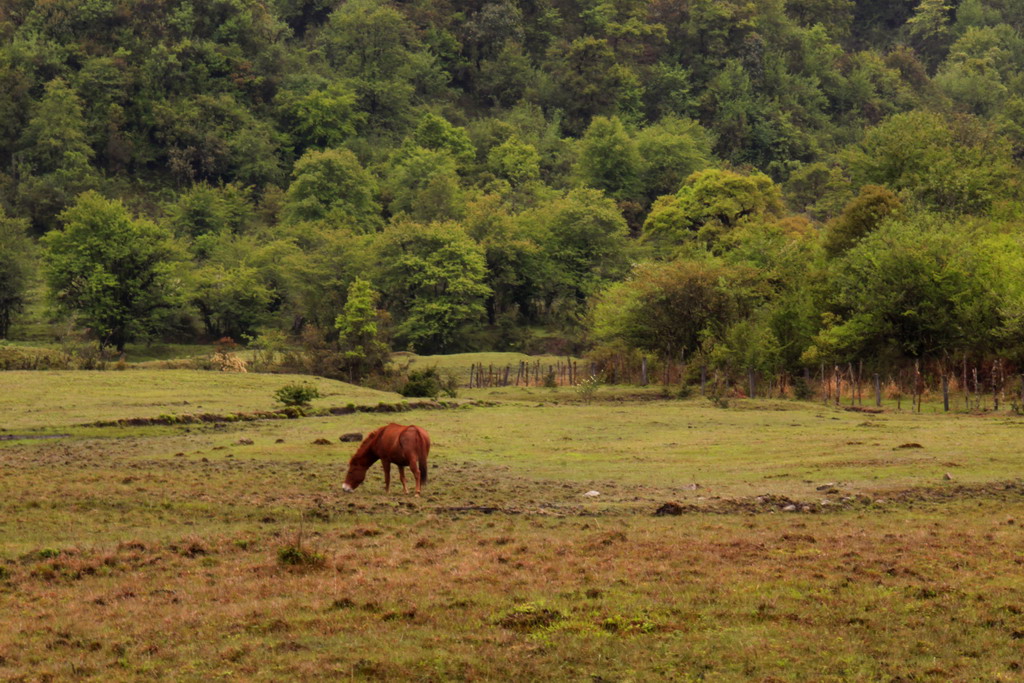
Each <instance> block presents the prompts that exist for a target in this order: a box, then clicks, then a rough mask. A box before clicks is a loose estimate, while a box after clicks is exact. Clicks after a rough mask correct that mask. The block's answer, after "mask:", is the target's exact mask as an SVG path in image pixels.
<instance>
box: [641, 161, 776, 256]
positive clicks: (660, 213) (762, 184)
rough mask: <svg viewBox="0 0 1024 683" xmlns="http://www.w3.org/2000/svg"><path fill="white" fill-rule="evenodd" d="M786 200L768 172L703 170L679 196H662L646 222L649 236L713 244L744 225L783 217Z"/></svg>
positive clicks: (664, 241) (645, 226)
mask: <svg viewBox="0 0 1024 683" xmlns="http://www.w3.org/2000/svg"><path fill="white" fill-rule="evenodd" d="M781 198H782V192H781V190H780V189H779V187H778V185H776V184H775V183H774V182H772V179H771V178H769V177H768V176H766V175H764V174H763V173H754V174H751V175H741V174H739V173H736V172H735V171H727V170H723V169H708V170H705V171H698V172H696V173H694V174H692V175H691V176H690V177H689V178H687V179H686V182H685V183H683V186H682V187H681V188H680V189H679V191H678V192H677V193H676V194H675V195H666V196H664V197H659V198H658V200H657V201H656V202H655V203H654V206H653V207H652V209H651V213H650V214H649V215H648V217H647V221H646V222H645V223H644V237H645V238H646V239H648V240H653V241H655V242H660V243H668V244H677V245H678V244H682V243H683V242H685V241H686V240H688V239H693V238H696V239H698V240H700V241H702V242H704V243H706V244H708V245H713V244H714V243H715V242H716V241H717V240H718V238H719V237H720V236H721V235H723V234H724V233H727V232H728V231H730V230H732V229H733V228H735V227H736V226H737V225H739V224H740V223H741V222H743V221H746V220H753V219H762V218H764V217H775V216H778V215H779V214H780V213H781V209H782V202H781Z"/></svg>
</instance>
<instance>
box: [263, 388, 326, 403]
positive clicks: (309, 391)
mask: <svg viewBox="0 0 1024 683" xmlns="http://www.w3.org/2000/svg"><path fill="white" fill-rule="evenodd" d="M274 398H276V399H277V401H278V403H283V404H284V405H286V406H297V407H305V406H308V405H309V403H310V401H312V400H313V399H314V398H320V392H319V391H318V390H317V388H316V387H314V386H312V385H311V384H300V383H295V384H286V385H285V386H283V387H281V388H280V389H278V390H277V391H275V392H274Z"/></svg>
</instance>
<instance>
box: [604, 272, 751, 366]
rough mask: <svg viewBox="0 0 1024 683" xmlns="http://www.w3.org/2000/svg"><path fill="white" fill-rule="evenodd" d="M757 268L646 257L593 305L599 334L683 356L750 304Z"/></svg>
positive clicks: (670, 355)
mask: <svg viewBox="0 0 1024 683" xmlns="http://www.w3.org/2000/svg"><path fill="white" fill-rule="evenodd" d="M753 274H754V271H752V270H751V269H746V268H737V267H729V266H724V265H721V264H717V263H714V262H702V261H694V260H678V261H672V262H669V263H653V262H648V263H641V264H639V265H637V266H636V267H635V268H634V269H633V272H632V273H631V275H630V276H629V277H628V278H627V279H626V280H625V281H623V282H619V283H616V284H614V285H612V286H610V287H609V288H608V289H607V290H606V291H605V292H603V293H602V294H601V295H600V297H599V298H598V303H597V305H596V307H595V309H594V335H595V336H596V338H597V339H598V340H600V341H602V342H604V343H612V342H614V341H622V342H625V343H626V344H627V345H629V346H631V347H634V348H638V349H643V350H646V351H651V352H654V353H657V354H660V355H661V356H662V357H664V358H673V359H675V358H679V357H681V356H682V355H684V354H685V355H689V354H692V353H694V352H695V351H697V350H698V348H699V347H700V346H701V344H702V343H703V341H704V339H705V338H706V337H709V336H710V337H711V338H715V337H718V336H720V335H721V334H722V333H723V332H724V331H725V329H726V328H727V327H728V326H729V324H730V323H731V322H733V321H735V320H737V319H738V318H739V317H740V315H741V314H742V313H744V312H745V310H746V309H747V302H746V300H745V299H746V298H747V297H746V296H745V295H744V292H745V291H746V290H747V289H748V288H749V281H750V280H751V279H752V277H753Z"/></svg>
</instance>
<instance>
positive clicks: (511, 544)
mask: <svg viewBox="0 0 1024 683" xmlns="http://www.w3.org/2000/svg"><path fill="white" fill-rule="evenodd" d="M288 379H289V378H286V377H281V376H260V375H233V374H226V373H213V372H206V373H203V372H184V371H163V372H162V373H161V372H157V371H143V370H135V371H125V372H96V373H89V372H75V373H71V372H69V373H61V372H53V373H51V372H35V373H0V401H2V404H0V416H2V417H0V428H3V429H4V430H5V431H2V432H0V435H6V436H42V435H55V434H68V435H69V436H65V437H61V438H52V439H50V438H47V439H38V438H32V439H8V440H3V441H0V615H2V616H0V620H2V628H0V680H25V681H35V680H66V679H81V680H135V679H138V678H153V679H158V680H161V679H166V680H199V679H203V680H209V679H218V678H220V679H228V680H231V679H244V680H322V679H329V680H339V679H341V680H347V679H353V680H369V679H386V680H439V681H440V680H510V679H515V680H589V681H628V680H637V681H639V680H673V681H698V680H701V681H733V680H760V681H807V680H816V681H842V680H935V681H950V680H980V679H983V680H1018V679H1019V678H1020V677H1021V675H1022V674H1021V667H1022V666H1024V652H1022V650H1021V642H1022V641H1024V599H1022V598H1021V595H1022V594H1024V593H1022V589H1024V573H1022V571H1021V564H1022V563H1024V534H1022V532H1021V528H1020V525H1021V523H1024V483H1022V482H1021V479H1020V466H1021V456H1020V449H1019V445H1018V444H1019V441H1020V436H1021V434H1022V429H1024V418H1020V417H1017V416H1015V415H1012V414H1008V413H995V412H985V413H976V414H966V413H965V414H955V415H942V414H939V413H931V412H928V411H926V412H925V413H923V414H912V413H910V412H899V411H895V410H892V409H886V410H885V411H884V412H881V413H865V412H859V411H851V410H846V409H837V408H835V407H833V406H824V405H821V404H816V403H812V402H795V401H769V400H734V401H731V402H730V403H729V405H728V407H727V408H721V407H717V406H716V405H714V404H713V403H712V402H710V401H708V400H706V399H703V398H700V397H695V398H689V399H685V400H678V399H670V398H666V397H664V396H662V395H661V392H660V391H659V390H658V389H656V388H652V389H648V390H644V391H640V390H636V389H625V388H611V387H602V388H601V389H600V390H599V391H598V392H597V395H596V396H595V397H594V400H593V401H590V402H583V401H582V400H580V397H579V396H578V395H577V394H576V393H575V392H574V391H573V390H572V389H571V388H568V387H565V388H559V389H545V388H529V389H524V388H503V389H493V390H486V389H482V390H473V391H464V392H462V393H461V394H460V396H462V395H464V396H466V397H468V398H477V399H483V400H485V401H486V402H488V403H490V404H491V405H476V406H466V407H462V408H457V409H447V410H413V411H409V412H403V413H400V414H396V415H380V414H374V413H354V414H350V415H339V416H330V417H323V416H319V417H305V418H298V419H290V420H262V421H256V422H223V423H211V424H193V425H146V426H141V427H84V426H83V424H86V423H89V422H93V421H96V420H101V419H118V418H123V417H132V416H137V417H143V416H149V415H162V414H172V413H174V412H175V411H177V412H181V411H183V410H191V409H192V408H194V407H196V406H199V405H201V406H204V408H203V409H204V410H206V409H210V410H211V411H212V410H213V409H216V410H218V411H229V410H269V409H272V408H273V407H274V405H273V399H272V392H273V390H274V389H275V388H276V387H277V386H279V385H280V384H282V383H284V382H285V381H287V380H288ZM311 381H312V380H311ZM316 381H317V382H318V383H321V382H328V381H327V380H316ZM321 389H322V392H323V393H328V394H330V395H329V396H328V397H327V398H324V399H319V401H321V402H323V404H324V405H328V404H329V405H344V404H346V403H350V402H351V403H356V404H360V403H366V404H376V403H378V402H382V401H384V402H387V401H397V400H400V399H399V398H398V397H396V396H394V395H390V394H382V393H378V392H367V390H365V389H360V388H357V387H352V386H350V385H346V384H344V383H340V382H329V383H327V384H324V385H323V386H322V387H321ZM185 401H187V402H188V403H187V405H186V404H184V403H183V402H185ZM389 419H393V420H395V421H398V422H403V423H415V424H419V425H421V426H423V427H425V428H426V429H428V430H429V431H430V433H431V435H432V437H433V441H434V446H433V450H432V452H431V458H430V462H431V469H430V481H429V483H428V486H427V489H426V491H425V493H424V495H423V496H422V497H419V498H416V497H413V496H404V495H402V494H401V493H400V492H398V493H396V492H395V488H393V489H392V493H391V495H385V494H384V493H383V483H382V482H383V476H382V473H381V471H380V469H379V467H374V468H373V469H372V470H371V471H370V475H369V476H368V478H367V481H366V483H365V484H364V485H363V486H362V487H361V488H360V489H358V490H357V491H356V492H355V493H353V494H347V495H346V494H344V493H343V492H342V491H341V487H340V484H341V480H342V478H343V476H344V471H345V467H346V464H347V461H348V458H349V456H350V455H351V453H352V452H353V450H354V446H355V444H351V443H340V442H339V440H338V438H339V436H340V435H342V434H345V433H348V432H363V433H365V432H367V431H369V430H370V429H372V428H374V427H376V426H378V425H380V424H383V423H385V422H387V421H389ZM317 440H322V441H326V442H327V443H326V444H325V443H322V442H321V443H314V442H315V441H317ZM398 491H400V486H399V487H398ZM592 492H596V493H597V495H587V494H588V493H592ZM659 511H660V512H661V513H662V514H660V515H659V514H656V513H658V512H659Z"/></svg>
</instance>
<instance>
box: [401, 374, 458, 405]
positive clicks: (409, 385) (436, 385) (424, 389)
mask: <svg viewBox="0 0 1024 683" xmlns="http://www.w3.org/2000/svg"><path fill="white" fill-rule="evenodd" d="M398 393H400V394H401V395H402V396H407V397H416V396H422V397H426V398H437V397H438V396H440V395H441V394H442V393H444V394H446V395H447V396H449V397H451V398H455V393H456V384H455V380H454V379H453V378H450V377H449V378H447V379H445V378H442V377H441V375H440V374H439V373H438V371H437V368H434V367H430V368H424V369H423V370H413V371H412V372H410V373H409V377H408V379H407V380H406V381H405V384H404V385H403V386H402V388H401V389H399V391H398Z"/></svg>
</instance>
